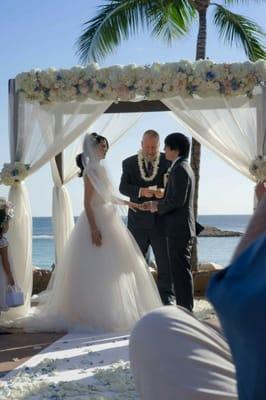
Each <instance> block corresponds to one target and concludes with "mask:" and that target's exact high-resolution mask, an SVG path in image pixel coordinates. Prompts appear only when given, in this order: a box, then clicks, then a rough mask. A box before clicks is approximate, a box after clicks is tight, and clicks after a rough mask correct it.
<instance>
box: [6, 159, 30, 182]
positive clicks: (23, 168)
mask: <svg viewBox="0 0 266 400" xmlns="http://www.w3.org/2000/svg"><path fill="white" fill-rule="evenodd" d="M29 169H30V165H29V164H23V163H22V162H19V161H15V162H14V163H9V164H8V163H5V164H4V166H3V168H2V171H1V173H0V183H2V184H4V185H6V186H13V185H15V184H17V183H19V182H22V181H24V180H25V178H26V177H27V176H28V171H29Z"/></svg>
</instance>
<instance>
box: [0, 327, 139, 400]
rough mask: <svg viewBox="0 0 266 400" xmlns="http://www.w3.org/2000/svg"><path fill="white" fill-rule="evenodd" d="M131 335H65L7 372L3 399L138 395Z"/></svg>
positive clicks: (123, 398)
mask: <svg viewBox="0 0 266 400" xmlns="http://www.w3.org/2000/svg"><path fill="white" fill-rule="evenodd" d="M128 339H129V336H128V335H120V334H114V333H111V334H104V335H94V336H92V335H89V334H81V333H75V334H74V333H72V334H67V335H65V336H63V337H62V338H61V339H59V340H57V341H56V342H54V343H53V344H52V345H50V346H49V347H47V348H46V349H44V350H43V351H42V352H40V353H39V354H37V355H35V356H34V357H32V358H31V359H30V360H28V361H27V362H26V363H24V364H23V365H21V366H20V367H18V368H16V369H15V370H14V371H12V372H10V373H9V374H8V375H6V376H5V377H4V378H3V380H2V383H1V386H0V399H1V400H22V399H25V400H33V399H34V400H35V399H36V400H37V399H38V400H40V399H42V400H45V399H53V400H59V399H90V400H104V399H116V400H118V399H119V400H127V399H138V398H139V397H138V395H137V393H136V392H135V386H134V383H133V379H132V375H131V372H130V368H129V361H128V360H129V357H128Z"/></svg>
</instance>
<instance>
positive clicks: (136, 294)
mask: <svg viewBox="0 0 266 400" xmlns="http://www.w3.org/2000/svg"><path fill="white" fill-rule="evenodd" d="M92 206H93V210H94V213H95V220H96V223H97V226H98V228H99V230H100V232H101V234H102V246H100V247H96V246H95V245H93V244H92V241H91V231H90V226H89V223H88V219H87V216H86V213H85V212H82V214H81V215H80V217H79V219H78V221H77V223H76V225H75V227H74V230H73V232H72V234H71V236H70V239H69V241H68V243H67V245H66V248H65V251H64V256H63V258H62V260H61V261H60V263H59V265H58V266H57V271H56V274H55V279H54V282H53V286H52V289H51V290H50V291H48V292H47V295H46V296H45V298H44V299H45V301H44V303H43V304H42V305H40V306H39V307H37V308H36V310H35V311H34V312H33V314H32V315H30V316H27V317H26V318H23V319H21V320H20V321H17V322H18V323H19V325H20V326H22V327H24V328H25V329H26V330H30V331H67V332H69V331H90V332H111V331H119V332H122V331H130V330H131V328H132V327H133V326H134V324H135V323H136V322H137V321H138V320H139V319H140V318H141V317H142V316H143V315H144V314H145V313H147V312H149V311H151V310H153V309H155V308H157V307H160V306H161V305H162V303H161V300H160V296H159V293H158V290H157V287H156V284H155V282H154V279H153V277H152V275H151V273H150V271H149V270H148V267H147V265H146V262H145V259H144V258H143V256H142V254H141V252H140V250H139V248H138V246H137V244H136V242H135V240H134V238H133V237H132V236H131V234H130V233H129V231H128V230H127V228H126V226H125V225H124V223H123V222H122V220H121V218H120V217H119V215H117V212H116V208H115V206H114V205H113V204H112V203H111V202H105V201H104V200H103V198H102V197H101V196H100V195H99V194H97V193H96V194H95V195H94V198H93V201H92Z"/></svg>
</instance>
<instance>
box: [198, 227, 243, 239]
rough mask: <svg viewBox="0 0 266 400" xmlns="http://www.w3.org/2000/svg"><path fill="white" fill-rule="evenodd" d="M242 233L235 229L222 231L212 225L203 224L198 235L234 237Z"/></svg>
mask: <svg viewBox="0 0 266 400" xmlns="http://www.w3.org/2000/svg"><path fill="white" fill-rule="evenodd" d="M242 235H243V233H241V232H235V231H223V230H221V229H218V228H215V227H213V226H205V227H204V229H203V231H202V232H201V233H200V234H199V236H200V237H236V236H242Z"/></svg>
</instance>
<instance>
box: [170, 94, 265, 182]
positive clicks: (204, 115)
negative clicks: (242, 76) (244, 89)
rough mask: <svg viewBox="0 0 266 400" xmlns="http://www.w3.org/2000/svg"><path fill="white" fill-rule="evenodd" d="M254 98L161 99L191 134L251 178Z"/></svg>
mask: <svg viewBox="0 0 266 400" xmlns="http://www.w3.org/2000/svg"><path fill="white" fill-rule="evenodd" d="M256 101H257V96H255V98H253V99H249V98H247V97H244V96H243V97H238V98H232V99H229V98H227V99H226V98H224V97H219V98H207V99H200V100H195V99H181V98H179V97H175V98H171V99H166V100H163V103H164V104H165V105H167V106H168V107H169V108H170V109H171V111H172V112H173V114H172V115H173V117H174V118H177V119H178V122H180V123H181V124H183V125H185V126H186V127H187V128H188V129H189V130H190V131H191V134H192V136H193V137H194V138H195V139H196V140H198V141H199V142H200V143H202V144H204V145H206V146H207V147H209V148H210V149H211V150H213V151H214V152H215V153H216V154H218V155H219V156H220V157H221V158H222V159H224V160H225V161H226V162H227V163H229V164H230V165H231V166H233V167H234V168H235V169H237V170H238V171H240V172H241V173H242V174H244V175H246V176H247V177H248V178H250V179H252V180H254V178H253V177H252V175H251V174H250V172H249V166H250V164H251V163H252V161H253V160H254V159H255V158H256V157H257V155H258V153H257V151H258V150H257V147H258V140H257V123H256Z"/></svg>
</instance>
